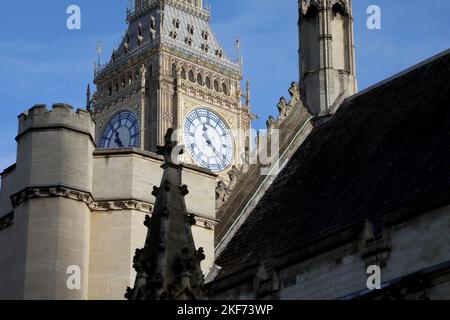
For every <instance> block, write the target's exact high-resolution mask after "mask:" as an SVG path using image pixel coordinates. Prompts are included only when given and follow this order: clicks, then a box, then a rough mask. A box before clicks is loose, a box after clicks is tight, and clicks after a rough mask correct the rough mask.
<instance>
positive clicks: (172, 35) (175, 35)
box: [170, 30, 178, 40]
mask: <svg viewBox="0 0 450 320" xmlns="http://www.w3.org/2000/svg"><path fill="white" fill-rule="evenodd" d="M170 37H171V38H172V39H174V40H175V39H176V38H177V37H178V33H177V32H176V31H175V30H174V31H170Z"/></svg>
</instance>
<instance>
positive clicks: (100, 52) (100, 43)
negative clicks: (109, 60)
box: [96, 41, 103, 66]
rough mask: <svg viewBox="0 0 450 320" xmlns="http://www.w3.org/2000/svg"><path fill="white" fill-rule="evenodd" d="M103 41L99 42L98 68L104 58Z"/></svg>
mask: <svg viewBox="0 0 450 320" xmlns="http://www.w3.org/2000/svg"><path fill="white" fill-rule="evenodd" d="M102 44H103V43H102V41H97V48H96V49H97V56H98V62H97V63H98V66H100V65H101V57H102V50H103V48H102Z"/></svg>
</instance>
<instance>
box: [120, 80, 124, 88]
mask: <svg viewBox="0 0 450 320" xmlns="http://www.w3.org/2000/svg"><path fill="white" fill-rule="evenodd" d="M121 85H122V88H125V80H122V82H121Z"/></svg>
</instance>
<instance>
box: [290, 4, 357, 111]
mask: <svg viewBox="0 0 450 320" xmlns="http://www.w3.org/2000/svg"><path fill="white" fill-rule="evenodd" d="M299 10H300V12H299V17H300V18H299V29H300V30H299V35H300V83H301V85H302V89H303V90H304V93H305V95H306V105H307V107H308V109H309V111H310V112H311V113H312V114H326V113H328V112H330V108H331V107H332V106H333V104H334V103H335V102H336V101H337V100H338V99H341V98H343V97H347V96H351V95H353V94H354V93H356V91H357V83H356V71H355V45H354V36H353V16H352V1H351V0H299Z"/></svg>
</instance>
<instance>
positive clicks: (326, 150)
mask: <svg viewBox="0 0 450 320" xmlns="http://www.w3.org/2000/svg"><path fill="white" fill-rule="evenodd" d="M448 203H450V50H449V51H446V52H444V53H442V54H441V55H439V56H437V57H435V58H432V59H430V60H429V61H427V62H425V63H422V64H421V65H418V66H417V67H415V68H413V69H411V70H408V71H407V72H404V73H402V74H400V75H398V76H396V77H394V78H392V79H388V80H387V81H384V82H382V83H381V84H379V85H377V86H374V87H372V88H369V89H368V90H365V91H364V92H361V93H359V94H357V95H355V96H353V97H350V98H348V99H347V100H346V101H345V102H344V103H343V105H342V106H341V108H340V109H339V110H338V112H337V113H336V114H335V115H334V116H333V117H332V118H331V119H330V120H329V121H328V122H326V123H324V124H322V125H320V126H318V127H316V128H315V129H314V130H313V132H312V133H311V134H310V136H309V137H308V139H307V140H306V141H305V143H304V144H303V145H302V146H301V147H300V148H299V150H298V151H297V152H296V153H295V154H294V156H293V157H292V158H291V159H290V161H289V163H288V164H287V166H286V167H285V169H284V170H283V171H282V172H281V173H280V174H279V176H278V177H277V179H276V180H275V182H274V183H273V185H272V186H271V187H270V189H269V190H268V191H267V192H266V194H265V195H264V197H263V198H262V199H261V201H260V202H259V204H258V205H257V207H256V208H255V210H254V211H253V212H252V213H251V214H250V216H249V217H248V219H247V220H246V221H245V223H244V224H243V225H242V227H241V228H240V229H239V231H238V232H237V233H236V235H235V236H234V237H233V238H232V239H231V240H230V242H229V243H228V245H227V247H226V248H225V249H224V251H223V252H222V254H221V255H220V256H219V257H218V259H217V262H216V264H217V265H219V266H221V267H222V271H221V273H220V274H219V276H218V279H221V278H224V277H227V276H229V275H232V274H234V273H237V272H239V271H242V270H244V269H248V268H250V267H252V266H255V265H257V264H259V262H260V261H262V260H266V259H270V258H281V257H285V256H288V255H292V254H296V255H297V257H299V256H300V257H301V256H303V257H305V258H306V256H307V255H310V254H314V253H319V252H320V251H321V252H323V251H324V250H329V249H330V248H331V247H332V246H333V245H336V244H338V243H341V241H343V240H345V239H346V238H347V237H348V236H350V237H353V238H354V237H356V236H357V235H359V234H360V233H361V232H362V230H363V227H364V224H365V221H366V220H368V221H370V222H372V223H373V225H374V227H375V233H376V235H377V236H380V234H381V227H382V224H383V222H386V221H388V220H390V219H391V220H393V219H396V218H399V217H400V216H402V215H409V214H421V213H424V212H427V211H429V210H432V209H434V208H437V207H441V206H443V205H445V204H448Z"/></svg>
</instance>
